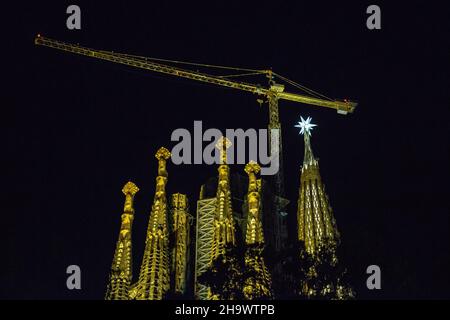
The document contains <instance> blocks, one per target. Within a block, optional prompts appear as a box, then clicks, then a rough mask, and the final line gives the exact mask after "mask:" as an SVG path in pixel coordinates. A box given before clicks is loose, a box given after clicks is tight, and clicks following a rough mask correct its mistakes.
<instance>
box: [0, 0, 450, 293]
mask: <svg viewBox="0 0 450 320" xmlns="http://www.w3.org/2000/svg"><path fill="white" fill-rule="evenodd" d="M310 2H311V1H310ZM310 2H308V4H307V3H306V1H296V3H297V4H295V5H294V4H281V3H278V2H277V3H275V2H273V1H272V2H271V3H270V4H262V3H259V4H258V3H255V4H253V5H251V6H250V5H249V6H248V7H244V5H243V4H242V3H241V4H234V5H230V4H228V3H227V4H226V5H225V4H214V5H211V4H210V5H208V6H206V5H200V4H194V3H193V2H192V1H189V2H188V3H185V4H184V5H180V4H175V3H174V2H172V1H170V2H162V1H150V2H147V3H148V4H147V5H143V4H142V3H136V4H134V5H133V4H131V3H130V1H124V2H121V3H115V2H103V3H100V2H99V1H95V3H93V1H90V2H86V3H84V2H83V3H82V2H80V1H77V2H73V3H76V4H78V5H80V7H81V11H82V29H81V30H79V31H71V30H68V29H67V28H66V18H67V14H66V13H65V11H66V8H67V6H68V5H69V4H72V3H67V4H66V3H58V4H56V3H55V4H48V5H44V4H41V3H40V2H39V4H34V5H25V4H24V5H22V6H21V7H17V8H11V9H10V10H6V9H5V11H4V12H3V13H4V16H5V17H4V18H2V19H4V20H3V22H5V19H6V22H7V24H8V27H7V29H3V30H4V33H7V34H6V35H4V36H3V37H4V38H3V43H2V54H3V55H4V58H3V59H2V60H3V65H4V67H6V77H5V73H4V77H5V78H6V80H5V81H3V84H2V91H1V99H2V106H3V112H2V116H1V117H0V119H1V120H0V121H1V131H2V137H3V138H4V142H3V143H2V157H1V161H2V169H3V170H2V187H3V190H2V196H3V197H4V200H3V201H2V205H3V209H2V210H1V211H2V230H3V232H2V236H4V240H3V241H2V243H3V246H2V247H3V253H2V263H1V268H0V298H7V299H103V297H104V293H105V290H106V285H107V279H108V274H109V270H110V266H111V262H112V258H113V253H114V250H115V243H116V239H117V237H118V231H119V226H120V215H121V213H122V209H123V201H124V196H123V194H122V192H121V189H122V187H123V185H124V184H125V183H126V182H127V181H128V180H132V181H133V182H135V183H136V184H137V185H138V186H139V188H140V192H139V193H138V194H137V195H136V197H135V209H136V214H135V221H134V226H133V228H134V229H133V241H134V242H133V251H134V267H135V268H134V269H135V273H134V278H135V279H136V278H137V276H138V268H139V266H140V263H141V258H142V252H143V248H144V239H145V232H146V228H147V221H148V215H149V212H150V207H151V203H152V200H153V195H154V187H155V177H156V172H157V162H156V159H155V158H154V154H155V152H156V150H157V149H158V148H159V147H161V146H165V147H167V148H169V149H171V148H172V147H173V145H174V143H173V142H171V141H170V135H171V133H172V131H173V130H174V129H176V128H186V129H188V130H190V131H193V122H194V120H202V121H203V126H204V128H218V129H221V130H225V129H226V128H244V129H247V128H257V129H258V128H265V127H266V125H267V122H268V110H267V107H265V106H263V107H262V108H260V106H259V105H258V103H257V102H256V96H254V95H252V94H250V93H246V92H241V91H237V90H232V89H226V88H221V87H216V86H214V85H207V84H201V83H196V82H193V81H189V80H184V79H180V78H176V77H171V76H165V75H160V74H155V73H151V72H149V71H145V70H138V69H133V68H131V67H126V66H121V65H115V64H113V63H109V62H103V61H100V60H96V59H92V58H87V57H82V56H77V55H73V54H69V53H64V52H60V51H57V50H53V49H49V48H45V47H41V46H35V45H34V37H35V35H36V34H37V33H41V34H43V35H44V36H47V37H49V38H53V39H58V40H62V41H66V42H70V43H79V44H80V45H84V46H87V47H91V48H97V49H104V50H112V51H116V52H124V53H130V54H137V55H143V56H150V57H157V58H165V59H173V60H181V61H193V62H200V63H208V64H216V65H225V66H239V67H245V68H253V69H265V68H270V67H271V68H273V70H274V71H275V72H277V73H279V74H281V75H283V76H286V77H288V78H289V79H292V80H294V81H297V82H299V83H301V84H302V85H305V86H307V87H310V88H313V89H314V90H316V91H319V92H320V93H323V94H325V95H327V96H329V97H333V98H349V99H351V100H355V101H357V102H358V103H359V106H358V107H357V109H356V111H355V112H354V113H353V114H351V115H347V116H342V115H338V114H337V113H336V112H335V111H333V110H332V109H326V108H318V107H314V106H307V105H302V104H298V103H293V102H288V101H280V117H281V123H282V126H283V132H282V133H283V148H284V159H285V163H284V168H285V169H284V170H285V174H286V190H287V196H288V198H289V199H290V200H291V204H290V206H289V208H288V211H289V214H290V216H291V219H292V221H291V222H292V223H295V215H296V209H297V208H296V202H297V195H298V187H299V168H300V165H301V162H302V160H303V138H302V137H301V136H299V135H298V129H297V128H295V127H294V125H295V124H296V122H297V121H298V120H299V117H300V115H302V116H311V117H312V118H313V122H314V123H317V124H318V127H317V128H315V129H314V132H313V136H312V147H313V151H314V154H315V156H316V157H318V158H320V169H321V175H322V178H323V180H324V182H325V184H326V190H327V193H328V195H329V197H330V201H331V204H332V207H333V209H334V214H335V217H336V220H337V225H338V228H339V231H340V233H341V235H342V249H343V252H344V253H343V256H342V259H343V261H345V263H346V265H347V267H348V270H349V273H350V275H351V281H352V284H353V286H354V288H355V290H356V292H357V297H358V298H361V299H407V298H413V299H433V298H450V294H449V292H450V291H449V289H448V288H449V286H450V276H449V273H450V259H449V255H450V254H449V243H450V241H449V240H450V239H449V226H450V223H449V203H448V201H449V193H448V191H449V187H448V182H449V163H450V161H449V160H450V157H449V136H450V134H449V133H450V132H449V120H448V116H449V92H448V91H449V90H448V88H449V85H448V84H449V80H450V79H449V72H448V62H449V61H450V60H449V58H450V57H449V55H450V54H449V53H450V45H449V41H448V39H449V28H448V25H447V26H446V25H444V24H445V21H448V14H446V11H445V10H444V8H442V7H440V6H438V5H433V4H429V3H428V2H420V3H421V4H420V5H419V4H417V3H415V2H412V1H408V2H405V3H404V4H402V5H399V6H398V7H394V6H392V5H387V4H380V6H381V10H382V29H381V30H377V31H370V30H368V29H367V28H366V18H367V16H368V15H367V14H366V8H367V6H368V5H369V4H372V3H369V2H366V3H363V2H362V3H360V4H358V5H356V4H352V5H349V4H345V5H344V4H342V2H339V3H338V4H331V3H332V2H330V3H327V2H317V1H315V2H314V3H315V4H311V3H310ZM214 3H215V1H214ZM223 3H225V2H223ZM262 84H266V83H265V82H262ZM287 89H288V87H287ZM289 89H290V91H293V89H292V88H289ZM242 169H243V168H242V166H234V167H232V170H233V171H237V172H239V171H240V172H243V171H242ZM168 171H169V182H168V186H167V192H168V193H169V194H171V193H174V192H182V193H187V194H188V195H189V197H190V205H191V213H193V214H195V209H196V205H195V203H196V200H197V198H198V193H199V188H200V185H201V184H202V183H204V182H206V181H207V179H208V178H210V177H211V176H214V175H216V172H217V171H216V166H215V165H213V166H207V165H185V166H175V165H173V164H172V163H169V164H168ZM293 236H294V237H295V234H294V235H293ZM71 264H76V265H79V266H80V267H81V270H82V290H80V291H76V290H73V291H69V290H68V289H67V288H66V277H67V275H66V267H67V266H68V265H71ZM371 264H376V265H379V266H380V267H381V271H382V289H381V290H379V291H369V290H368V289H367V288H366V278H367V275H366V273H365V272H366V268H367V266H369V265H371Z"/></svg>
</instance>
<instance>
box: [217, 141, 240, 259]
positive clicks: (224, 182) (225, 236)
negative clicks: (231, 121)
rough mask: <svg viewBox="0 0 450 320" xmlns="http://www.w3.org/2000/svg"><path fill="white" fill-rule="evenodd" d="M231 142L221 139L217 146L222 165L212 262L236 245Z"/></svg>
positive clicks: (220, 167)
mask: <svg viewBox="0 0 450 320" xmlns="http://www.w3.org/2000/svg"><path fill="white" fill-rule="evenodd" d="M230 146H231V141H230V140H228V139H227V138H225V137H221V138H220V139H219V141H218V142H217V144H216V147H217V148H218V149H219V150H220V159H221V165H220V166H219V169H218V171H219V181H218V186H217V194H216V210H215V215H214V239H213V246H212V252H211V261H214V260H215V259H217V258H218V257H219V256H220V255H223V254H225V248H226V246H227V245H229V244H232V245H234V244H235V235H234V221H233V208H232V205H231V191H230V168H229V167H228V165H227V164H226V159H227V153H226V151H227V149H228V148H229V147H230Z"/></svg>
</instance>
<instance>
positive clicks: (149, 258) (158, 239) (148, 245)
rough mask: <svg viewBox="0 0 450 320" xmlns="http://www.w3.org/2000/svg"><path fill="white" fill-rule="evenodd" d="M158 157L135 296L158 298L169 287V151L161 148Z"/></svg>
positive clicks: (141, 298)
mask: <svg viewBox="0 0 450 320" xmlns="http://www.w3.org/2000/svg"><path fill="white" fill-rule="evenodd" d="M155 157H156V159H158V176H157V177H156V192H155V197H154V200H153V205H152V210H151V213H150V219H149V222H148V228H147V237H146V242H145V249H144V256H143V259H142V264H141V270H140V274H139V280H138V283H137V287H136V288H137V289H136V292H135V294H136V299H139V300H161V299H163V298H164V296H165V294H166V293H167V291H168V290H169V286H170V275H169V233H168V232H169V231H168V219H167V200H166V184H167V177H168V173H167V170H166V160H167V159H169V158H170V152H169V151H168V150H167V149H166V148H160V149H159V150H158V152H157V153H156V155H155Z"/></svg>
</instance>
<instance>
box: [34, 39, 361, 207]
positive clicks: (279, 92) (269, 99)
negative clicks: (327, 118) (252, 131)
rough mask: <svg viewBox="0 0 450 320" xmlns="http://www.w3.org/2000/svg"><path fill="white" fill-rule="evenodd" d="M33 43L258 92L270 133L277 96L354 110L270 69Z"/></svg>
mask: <svg viewBox="0 0 450 320" xmlns="http://www.w3.org/2000/svg"><path fill="white" fill-rule="evenodd" d="M35 44H36V45H40V46H45V47H50V48H53V49H58V50H62V51H67V52H71V53H74V54H79V55H83V56H88V57H92V58H97V59H101V60H106V61H110V62H114V63H118V64H123V65H128V66H131V67H135V68H140V69H145V70H149V71H153V72H158V73H163V74H168V75H173V76H177V77H181V78H187V79H191V80H196V81H200V82H204V83H210V84H215V85H218V86H222V87H227V88H233V89H238V90H243V91H247V92H251V93H253V94H256V95H258V96H259V98H258V102H259V103H262V102H266V103H267V104H268V106H269V125H268V128H269V135H270V132H271V130H270V129H279V130H281V124H280V121H279V112H278V100H287V101H293V102H300V103H304V104H307V105H313V106H319V107H325V108H331V109H335V110H337V112H338V113H340V114H347V113H351V112H353V111H354V109H355V107H356V106H357V103H355V102H352V101H349V100H342V101H341V100H334V99H330V98H328V97H326V96H324V95H322V94H319V93H317V92H315V91H313V90H311V89H308V88H306V87H304V86H302V85H300V84H298V83H296V82H294V81H291V80H289V79H287V78H285V77H282V76H281V75H279V74H277V73H275V72H273V71H272V70H270V69H269V70H255V69H245V68H231V67H223V66H213V65H206V64H198V63H187V62H180V61H171V60H164V59H155V58H148V57H142V56H136V55H129V54H123V53H116V52H112V51H104V50H98V49H91V48H87V47H82V46H80V45H78V44H70V43H65V42H62V41H58V40H53V39H49V38H47V37H43V36H41V35H40V34H38V35H37V36H36V37H35ZM167 63H172V64H174V63H175V64H184V65H191V66H202V67H209V68H220V69H228V70H236V71H240V72H245V73H241V74H234V75H228V76H222V75H212V74H208V73H203V72H199V71H193V70H188V69H182V68H179V67H175V66H172V65H169V64H167ZM258 74H259V75H265V76H266V77H267V78H268V79H269V85H268V86H263V85H261V84H258V83H256V84H255V83H247V82H240V81H236V80H230V78H233V77H238V76H250V75H258ZM274 78H278V79H280V80H281V81H285V82H287V83H289V84H290V85H293V86H295V87H296V88H298V89H300V90H302V91H304V92H306V93H307V94H300V93H292V92H285V91H284V85H282V84H279V83H275V81H274ZM278 136H279V140H278V150H270V152H271V153H273V152H276V151H278V154H279V157H280V158H279V170H278V173H277V174H276V175H275V179H274V187H275V188H274V189H275V190H274V192H275V194H276V195H277V199H278V200H276V203H277V204H276V208H277V209H276V211H277V213H278V214H279V215H283V214H284V212H282V211H281V209H282V208H283V207H284V206H285V205H286V204H287V203H288V201H287V200H286V199H284V178H283V160H282V140H281V131H280V134H279V135H278Z"/></svg>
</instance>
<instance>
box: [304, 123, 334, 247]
mask: <svg viewBox="0 0 450 320" xmlns="http://www.w3.org/2000/svg"><path fill="white" fill-rule="evenodd" d="M300 119H301V121H300V122H298V125H296V127H297V128H300V134H303V137H304V142H305V156H304V159H303V166H302V168H301V176H300V190H299V198H298V212H297V218H298V239H299V240H300V241H303V242H304V243H305V248H306V251H307V252H308V253H310V254H314V253H316V252H317V250H318V249H319V248H320V246H321V245H322V244H324V243H325V242H327V243H330V242H331V243H336V242H338V241H339V233H338V231H337V228H336V223H335V220H334V216H333V212H332V209H331V206H330V204H329V201H328V196H327V194H326V193H325V187H324V185H323V183H322V179H321V177H320V172H319V162H318V161H317V159H315V158H314V155H313V152H312V148H311V141H310V138H311V130H312V129H313V127H315V126H316V125H315V124H312V123H311V118H310V117H308V118H307V119H306V120H305V119H303V118H302V117H300Z"/></svg>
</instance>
